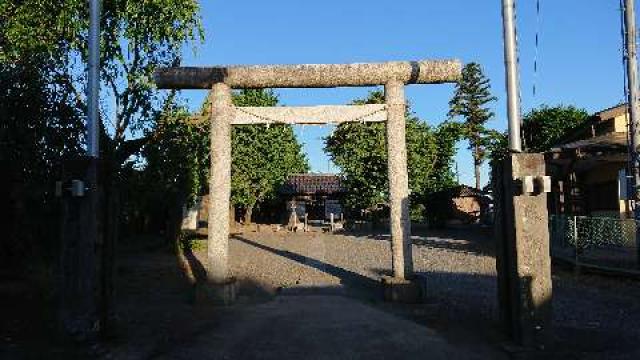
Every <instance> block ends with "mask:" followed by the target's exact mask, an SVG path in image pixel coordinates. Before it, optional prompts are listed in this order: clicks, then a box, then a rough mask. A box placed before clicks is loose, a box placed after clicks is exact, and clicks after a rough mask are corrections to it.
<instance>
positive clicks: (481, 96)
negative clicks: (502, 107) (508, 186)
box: [449, 62, 496, 189]
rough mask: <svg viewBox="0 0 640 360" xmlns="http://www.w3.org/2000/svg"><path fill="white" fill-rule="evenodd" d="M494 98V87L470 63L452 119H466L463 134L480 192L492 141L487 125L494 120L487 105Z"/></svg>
mask: <svg viewBox="0 0 640 360" xmlns="http://www.w3.org/2000/svg"><path fill="white" fill-rule="evenodd" d="M495 100H496V98H495V97H494V96H492V95H491V85H490V83H489V79H487V78H486V77H485V76H484V74H483V72H482V67H481V66H480V65H479V64H477V63H473V62H472V63H469V64H467V65H465V66H464V68H463V69H462V79H461V81H460V82H458V84H457V85H456V91H455V94H454V96H453V98H452V99H451V101H450V102H449V106H450V110H449V116H450V117H451V118H453V117H456V116H461V117H463V118H464V126H463V134H464V137H465V138H466V139H467V141H468V142H469V150H471V153H472V156H473V166H474V171H475V179H476V188H477V189H480V184H481V179H480V167H481V166H482V163H483V162H484V159H485V157H486V147H487V145H488V142H489V141H490V138H489V134H488V130H487V128H486V123H487V121H489V119H491V118H492V117H493V115H494V114H493V112H492V111H491V110H490V109H489V107H487V104H489V103H491V102H493V101H495Z"/></svg>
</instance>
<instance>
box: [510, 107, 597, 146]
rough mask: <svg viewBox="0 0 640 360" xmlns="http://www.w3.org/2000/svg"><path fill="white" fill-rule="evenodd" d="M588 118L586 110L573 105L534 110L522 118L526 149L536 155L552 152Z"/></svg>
mask: <svg viewBox="0 0 640 360" xmlns="http://www.w3.org/2000/svg"><path fill="white" fill-rule="evenodd" d="M588 118H589V114H588V113H587V111H586V110H584V109H579V108H577V107H575V106H572V105H569V106H566V105H557V106H547V105H542V106H540V107H539V108H537V109H533V110H531V111H529V112H528V113H527V114H525V115H524V116H523V118H522V134H523V142H524V147H525V149H526V151H528V152H534V153H538V152H545V151H547V150H550V149H551V147H552V146H554V145H556V144H557V143H558V141H559V140H560V139H562V137H564V136H565V135H567V134H568V133H569V132H571V131H572V130H574V129H575V128H576V127H578V126H580V125H581V124H582V123H584V122H585V121H586V120H587V119H588Z"/></svg>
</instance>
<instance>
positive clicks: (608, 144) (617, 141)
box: [551, 132, 627, 151]
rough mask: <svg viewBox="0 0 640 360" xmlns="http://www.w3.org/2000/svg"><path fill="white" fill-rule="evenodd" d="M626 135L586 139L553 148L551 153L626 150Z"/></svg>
mask: <svg viewBox="0 0 640 360" xmlns="http://www.w3.org/2000/svg"><path fill="white" fill-rule="evenodd" d="M626 147H627V134H626V133H622V132H612V133H608V134H604V135H600V136H594V137H590V138H587V139H582V140H576V141H572V142H568V143H564V144H560V145H558V146H555V147H554V148H553V149H551V151H560V150H577V149H586V148H589V149H614V148H620V149H626Z"/></svg>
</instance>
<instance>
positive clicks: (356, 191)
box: [325, 91, 458, 214]
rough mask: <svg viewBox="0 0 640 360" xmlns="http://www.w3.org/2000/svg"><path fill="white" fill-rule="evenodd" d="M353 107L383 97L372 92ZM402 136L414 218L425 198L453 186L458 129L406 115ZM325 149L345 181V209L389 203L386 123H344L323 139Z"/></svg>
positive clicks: (380, 100) (376, 101) (374, 102)
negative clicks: (404, 138) (405, 139)
mask: <svg viewBox="0 0 640 360" xmlns="http://www.w3.org/2000/svg"><path fill="white" fill-rule="evenodd" d="M353 103H354V104H380V103H384V94H383V92H382V91H373V92H371V93H370V94H369V96H368V97H367V98H366V99H360V100H355V101H354V102H353ZM406 134H407V135H406V136H407V162H408V172H409V188H410V189H411V197H412V200H414V201H413V202H412V204H413V205H412V207H413V212H414V214H415V212H416V211H417V206H418V204H419V203H420V202H421V201H420V199H422V197H423V196H424V195H426V194H428V193H430V192H433V191H437V190H440V189H442V188H446V187H448V186H450V185H452V184H453V183H454V180H453V179H454V176H453V172H452V171H451V163H452V157H453V155H454V153H455V142H456V139H457V138H458V131H457V129H456V125H451V124H445V125H443V126H441V127H439V128H436V129H433V128H432V127H430V126H429V125H427V124H426V123H424V122H422V121H420V120H419V119H418V118H417V117H415V116H413V115H411V114H410V113H409V112H407V121H406ZM325 151H327V153H328V154H329V156H330V157H331V159H332V160H333V162H334V163H335V164H336V165H338V166H339V167H340V169H341V172H342V174H343V175H344V177H345V179H344V181H345V186H346V187H347V196H346V199H345V205H346V206H347V208H349V209H350V210H351V211H358V210H361V209H370V208H373V207H375V206H376V205H378V204H381V203H385V202H386V201H387V199H388V187H389V185H388V174H387V145H386V125H385V124H384V123H342V124H340V125H339V126H338V127H337V128H336V129H335V131H334V132H333V134H331V135H330V136H328V137H327V138H325ZM416 200H417V201H416Z"/></svg>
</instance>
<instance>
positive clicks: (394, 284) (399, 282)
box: [381, 275, 427, 304]
mask: <svg viewBox="0 0 640 360" xmlns="http://www.w3.org/2000/svg"><path fill="white" fill-rule="evenodd" d="M381 283H382V290H383V294H384V300H385V301H389V302H396V303H406V304H418V303H423V302H425V299H426V294H427V291H426V290H427V289H426V279H425V277H424V276H422V275H414V277H413V278H411V279H400V278H396V277H392V276H383V277H382V278H381Z"/></svg>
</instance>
